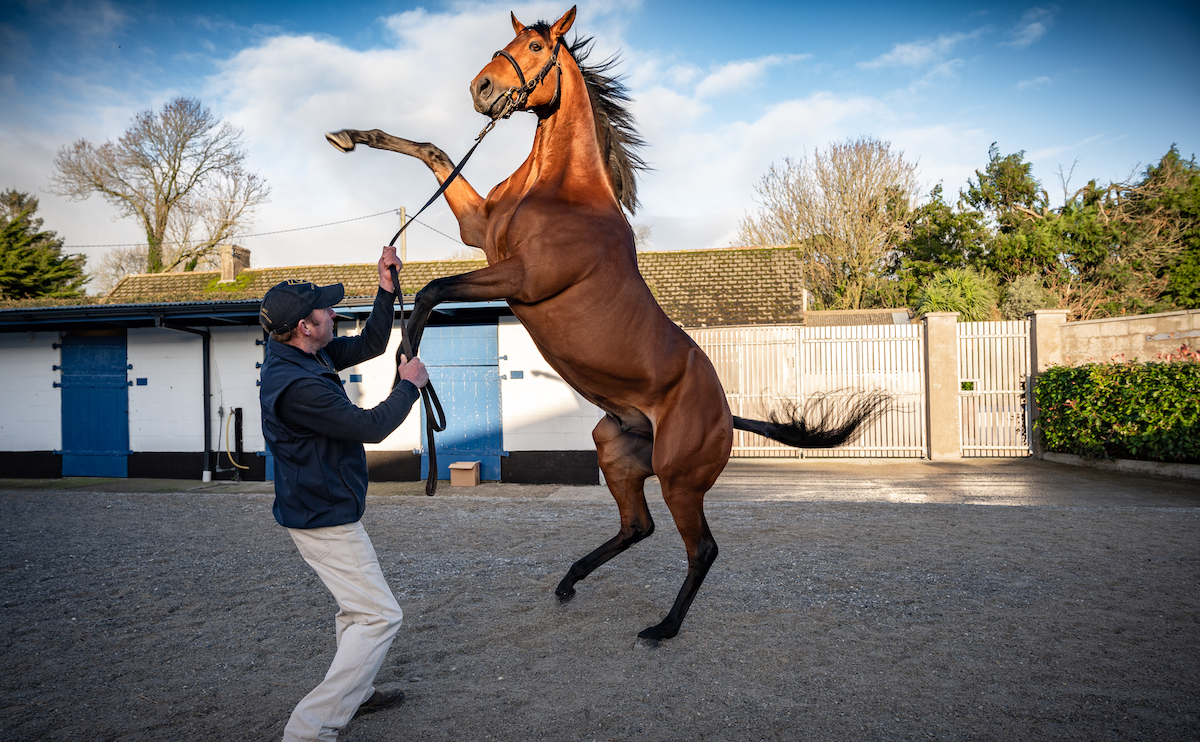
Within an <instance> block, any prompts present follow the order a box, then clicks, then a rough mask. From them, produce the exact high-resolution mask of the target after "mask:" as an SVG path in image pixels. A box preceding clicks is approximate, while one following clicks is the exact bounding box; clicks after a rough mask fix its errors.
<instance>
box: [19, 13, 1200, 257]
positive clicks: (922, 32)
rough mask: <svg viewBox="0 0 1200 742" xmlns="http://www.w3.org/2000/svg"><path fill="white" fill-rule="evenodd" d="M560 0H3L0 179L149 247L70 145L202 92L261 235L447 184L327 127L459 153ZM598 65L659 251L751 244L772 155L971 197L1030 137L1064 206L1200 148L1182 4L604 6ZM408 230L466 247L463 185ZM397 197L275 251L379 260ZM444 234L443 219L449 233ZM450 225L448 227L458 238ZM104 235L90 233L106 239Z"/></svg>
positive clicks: (48, 209)
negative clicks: (914, 166) (822, 161)
mask: <svg viewBox="0 0 1200 742" xmlns="http://www.w3.org/2000/svg"><path fill="white" fill-rule="evenodd" d="M567 7H568V6H567V5H566V4H563V3H546V2H533V3H510V2H505V3H495V2H448V3H428V4H424V5H416V4H413V3H409V2H364V3H350V4H344V5H339V4H330V3H319V4H317V3H306V2H257V3H255V2H249V3H226V2H205V3H199V2H195V3H192V2H120V1H118V0H108V1H107V2H87V1H86V0H66V1H65V2H62V1H60V2H48V1H46V0H30V1H17V2H13V1H12V0H4V5H3V12H2V13H0V188H16V189H18V190H24V191H30V192H33V193H36V194H37V195H38V196H39V197H40V198H41V201H42V212H41V215H42V216H43V217H44V218H45V220H46V227H47V228H49V229H54V230H56V231H57V232H59V234H60V235H62V236H64V237H65V238H66V240H67V244H68V245H69V246H70V245H80V246H82V245H108V244H125V243H135V242H139V241H142V240H143V239H144V238H143V236H142V235H141V234H139V231H138V229H137V226H136V224H135V223H133V222H132V221H129V220H114V219H113V216H114V211H113V210H112V208H111V207H110V206H108V205H107V204H106V203H104V202H103V201H102V200H100V199H99V198H97V197H93V198H92V199H90V200H87V201H83V202H71V201H68V200H65V199H62V198H59V197H57V196H54V195H51V194H49V193H47V192H46V190H45V189H46V184H47V178H48V176H49V175H50V173H51V172H52V170H53V165H52V163H53V159H54V155H55V153H56V152H57V151H58V149H59V148H60V147H62V146H64V145H66V144H69V143H70V142H72V141H73V140H75V139H78V138H85V139H88V140H90V141H92V142H93V143H100V142H103V141H105V140H106V139H116V138H117V137H118V136H119V135H120V134H121V133H122V132H123V131H124V129H125V128H126V126H127V125H128V123H129V121H130V119H131V118H132V116H133V115H134V114H135V113H136V112H138V111H140V110H144V109H147V108H157V107H160V106H161V105H162V104H163V103H164V102H166V101H167V100H169V99H171V98H173V97H175V96H179V95H184V96H193V97H198V98H200V99H201V100H202V101H203V102H204V103H205V104H206V105H208V106H209V107H211V108H212V109H213V111H214V113H215V114H217V115H218V116H220V117H221V118H224V119H226V120H228V121H231V122H232V123H234V124H236V125H238V126H240V127H242V128H243V129H244V130H245V137H246V142H247V150H248V153H249V164H250V166H251V168H252V169H253V170H255V171H256V172H258V173H259V174H260V175H262V176H263V177H265V178H266V179H267V181H268V182H269V183H270V184H271V186H272V190H273V198H272V201H271V203H270V204H268V205H267V206H266V207H264V208H263V209H262V210H261V211H260V213H259V215H258V218H257V220H256V223H255V224H254V225H253V227H252V229H251V233H252V234H260V233H265V232H279V231H281V230H292V229H296V228H299V227H308V226H312V225H319V224H325V223H329V222H338V221H341V220H346V219H352V218H355V217H360V216H364V215H368V214H375V213H377V212H383V211H387V210H389V209H394V208H397V207H399V206H401V205H404V206H407V207H408V208H409V210H410V213H411V211H412V210H413V209H415V208H416V207H418V206H419V205H420V204H422V203H424V201H425V200H426V198H428V196H429V195H430V194H431V193H432V192H433V190H434V188H435V186H436V183H435V181H434V180H433V178H432V176H431V175H430V174H429V173H428V171H427V170H426V169H425V168H424V166H423V165H421V164H420V163H418V162H417V161H415V160H412V159H410V158H405V157H402V156H400V155H395V154H391V153H385V152H378V151H370V150H360V151H357V152H354V153H351V154H348V155H344V154H339V153H338V152H336V151H335V150H334V149H333V148H332V147H330V146H329V145H328V144H326V143H325V141H324V138H323V136H322V134H323V132H325V131H329V130H336V129H341V128H361V129H369V128H381V129H384V130H386V131H389V132H391V133H393V134H396V135H399V136H404V137H407V138H410V139H415V140H418V141H432V142H434V143H435V144H438V145H439V146H441V147H442V148H443V149H445V150H446V151H447V153H448V154H450V156H451V157H454V158H457V157H461V156H462V154H463V153H464V152H465V151H466V149H467V148H468V147H469V145H470V144H471V142H472V140H473V139H474V136H475V134H476V133H477V132H478V131H479V129H480V127H481V126H482V125H483V123H484V119H483V118H482V117H481V116H479V114H477V113H475V111H474V109H473V108H472V106H471V101H470V98H469V95H468V93H467V83H468V82H469V80H470V79H471V78H472V77H473V76H474V75H475V73H476V72H477V71H478V70H479V68H481V67H482V66H483V65H484V64H486V63H487V61H488V60H489V59H490V57H491V54H492V51H494V50H495V49H498V48H500V47H502V46H503V45H505V44H506V43H507V42H508V41H509V40H510V38H511V35H512V31H511V26H510V24H509V21H508V13H509V11H510V10H513V11H515V12H516V14H517V16H518V17H519V18H520V19H521V20H523V21H525V22H527V23H529V22H532V21H534V20H537V19H545V20H550V21H553V20H555V19H556V18H558V17H559V16H560V15H561V14H562V13H563V12H564V11H565V10H566V9H567ZM574 30H575V31H577V32H579V33H582V34H585V35H590V36H594V37H595V52H594V56H593V59H600V58H603V57H606V56H608V55H611V54H619V55H620V57H621V59H622V63H621V67H620V69H621V70H622V72H623V73H624V75H625V82H626V83H627V85H628V86H629V88H630V92H631V94H632V96H633V99H634V104H633V111H634V113H635V115H636V117H637V120H638V123H639V126H640V128H641V131H642V134H643V136H644V138H645V139H646V140H647V142H648V144H649V147H648V148H647V150H646V151H645V157H646V159H647V160H648V161H649V163H650V164H651V165H652V166H653V167H654V170H653V171H652V172H649V173H646V174H645V175H644V176H643V178H642V180H641V183H640V189H641V190H640V195H641V200H642V209H641V211H639V213H638V214H637V215H636V216H635V217H634V219H633V221H634V222H635V223H638V224H644V225H648V226H650V228H651V241H652V244H653V247H654V248H655V249H688V248H700V247H721V246H726V245H729V244H730V242H731V240H732V239H733V237H734V234H735V233H736V230H737V224H738V220H739V219H740V218H741V217H742V216H743V215H744V214H745V213H746V211H747V210H748V209H752V208H753V207H754V200H753V197H754V193H753V186H754V184H755V183H756V182H757V181H758V179H759V177H760V176H761V175H762V173H763V172H765V171H766V169H767V168H768V167H769V166H770V165H771V163H773V162H778V161H780V160H782V159H783V158H784V157H788V156H791V157H800V156H803V155H804V154H806V153H812V152H813V151H814V150H815V149H823V148H824V147H826V146H827V145H828V144H829V143H830V142H833V141H837V140H843V139H847V138H852V137H857V136H860V135H871V136H875V137H878V138H880V139H884V140H887V141H890V142H891V143H892V145H893V147H894V148H896V149H899V150H903V151H904V153H905V156H906V157H907V158H909V159H911V160H914V161H916V162H918V164H919V170H918V173H919V176H920V178H921V180H922V181H923V182H924V183H925V184H926V186H927V189H928V188H929V187H932V186H933V185H934V184H936V183H937V182H942V183H944V185H945V189H946V191H947V192H948V193H949V194H955V193H957V191H958V190H959V189H960V188H962V187H963V186H965V184H966V180H967V178H968V177H972V176H973V174H974V171H975V169H977V168H982V167H983V165H984V164H985V162H986V160H987V150H988V146H989V145H990V144H991V143H992V142H997V143H998V146H999V148H1000V150H1001V152H1002V153H1006V154H1007V153H1009V152H1014V151H1017V150H1025V151H1026V153H1027V157H1028V158H1029V159H1030V161H1031V162H1032V163H1033V164H1034V174H1035V176H1036V177H1038V178H1039V179H1040V180H1042V182H1043V185H1044V186H1045V187H1046V189H1047V190H1048V191H1049V193H1050V194H1051V196H1052V198H1057V199H1058V200H1061V193H1062V187H1061V185H1060V183H1059V175H1058V173H1059V169H1060V168H1062V169H1063V170H1064V171H1066V170H1070V169H1071V167H1072V165H1073V164H1074V175H1073V179H1072V181H1071V185H1072V186H1074V187H1076V188H1077V187H1079V186H1082V185H1083V184H1084V182H1085V181H1086V180H1087V179H1088V178H1093V177H1094V178H1098V179H1100V180H1102V181H1110V180H1119V179H1124V178H1127V177H1129V176H1130V174H1132V173H1136V172H1139V171H1140V170H1141V169H1143V168H1144V167H1145V166H1146V165H1147V164H1148V163H1150V162H1153V161H1155V160H1157V159H1158V158H1159V157H1161V156H1162V155H1163V153H1164V152H1166V150H1167V149H1168V148H1169V147H1170V146H1171V145H1172V144H1173V143H1174V144H1177V145H1178V147H1179V149H1180V150H1181V152H1182V153H1183V154H1184V155H1185V156H1191V155H1192V154H1194V153H1196V152H1198V151H1200V81H1198V80H1200V76H1198V75H1197V71H1198V70H1200V13H1198V11H1197V10H1196V9H1195V7H1194V4H1185V3H1162V2H1142V3H1104V2H1093V3H1064V2H1059V3H1011V4H1010V3H1001V4H995V3H993V4H986V3H981V4H970V3H963V2H955V3H939V4H933V3H930V4H923V5H920V6H912V5H906V4H898V3H880V2H876V3H853V4H837V3H798V2H790V3H776V2H758V1H755V0H744V1H743V2H739V3H717V2H710V1H709V0H702V1H700V2H695V1H693V2H651V1H646V2H637V1H635V0H597V1H596V2H581V3H580V4H579V13H578V17H577V20H576V24H575V29H574ZM532 131H533V118H532V116H528V115H519V116H516V117H514V118H513V119H511V120H509V121H506V122H504V123H502V124H501V125H500V126H499V127H497V129H496V130H495V131H494V132H493V133H492V134H491V135H489V137H488V139H487V140H486V141H485V143H484V145H483V146H482V147H481V148H480V150H479V151H478V152H477V153H476V155H475V157H474V158H473V159H472V161H471V164H470V165H469V166H468V167H467V169H466V172H465V175H466V177H467V178H468V179H470V180H471V181H472V183H473V184H474V185H475V186H476V188H477V189H478V190H480V191H486V190H487V189H488V188H490V187H491V186H492V185H494V184H495V183H496V182H498V181H500V180H502V179H503V178H504V177H506V176H507V175H508V173H510V172H511V171H512V170H513V169H514V168H515V167H516V166H517V165H518V164H519V163H520V162H521V161H522V160H523V159H524V158H525V156H526V154H527V153H528V151H529V145H530V142H531V138H532ZM421 221H422V223H423V225H427V226H420V227H418V226H414V227H413V228H412V229H411V230H410V238H409V256H410V258H411V259H434V258H439V257H445V256H447V255H449V254H450V253H452V252H454V251H456V250H458V249H461V245H459V244H457V243H456V242H455V241H454V240H453V239H450V238H448V237H447V236H445V235H446V234H448V235H452V236H455V237H456V236H457V229H456V227H455V223H454V220H453V217H452V216H451V215H450V213H449V210H448V209H446V208H445V206H444V202H439V203H437V204H435V205H434V206H432V207H430V210H429V211H427V212H426V216H424V217H422V219H421ZM395 225H396V218H395V217H394V216H391V215H384V216H377V217H373V218H369V219H361V220H357V221H352V222H346V223H343V224H338V225H336V226H331V227H323V228H318V229H307V230H301V231H294V232H286V233H284V234H274V235H266V236H248V237H246V238H245V239H243V240H240V242H241V244H243V245H244V246H246V247H248V248H250V249H251V251H252V254H253V264H254V265H255V266H275V265H304V264H313V263H340V262H361V261H368V260H374V259H375V257H376V256H377V255H378V250H379V245H381V244H383V243H384V242H386V240H387V239H388V238H389V237H390V236H391V233H392V232H393V231H394V229H395ZM435 230H436V231H435ZM439 232H441V233H445V234H439ZM106 249H109V248H106V247H87V248H80V251H82V252H86V253H88V254H89V255H92V256H98V255H100V254H101V253H103V251H104V250H106Z"/></svg>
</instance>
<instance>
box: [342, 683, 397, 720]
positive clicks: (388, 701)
mask: <svg viewBox="0 0 1200 742" xmlns="http://www.w3.org/2000/svg"><path fill="white" fill-rule="evenodd" d="M402 703H404V691H402V690H400V689H399V688H392V689H391V690H376V691H375V692H374V693H373V694H371V697H370V698H368V699H367V700H366V701H363V704H362V705H361V706H359V707H358V711H355V712H354V715H355V716H361V715H362V714H370V713H372V712H375V711H382V710H384V709H390V708H392V707H393V706H399V705H400V704H402Z"/></svg>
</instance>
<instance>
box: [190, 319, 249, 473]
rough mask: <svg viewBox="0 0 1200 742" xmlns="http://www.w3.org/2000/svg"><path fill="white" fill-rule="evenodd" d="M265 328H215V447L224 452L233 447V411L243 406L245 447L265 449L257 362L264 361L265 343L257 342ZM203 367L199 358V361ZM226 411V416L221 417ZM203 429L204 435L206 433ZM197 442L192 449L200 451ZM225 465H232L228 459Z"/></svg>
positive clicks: (212, 358)
mask: <svg viewBox="0 0 1200 742" xmlns="http://www.w3.org/2000/svg"><path fill="white" fill-rule="evenodd" d="M262 339H263V332H262V328H260V327H257V326H254V327H214V328H212V346H211V347H210V360H209V363H210V366H211V368H212V376H211V377H210V383H211V384H212V395H213V396H212V437H213V440H212V446H213V450H215V451H218V452H221V453H223V452H224V451H225V450H226V448H228V449H229V450H232V449H233V441H232V437H233V423H230V422H229V418H230V415H231V413H230V410H232V409H233V408H235V407H241V408H242V449H243V450H244V451H246V452H252V451H263V450H265V448H266V442H265V441H264V440H263V434H262V411H261V408H260V407H259V404H258V378H259V373H260V372H259V369H258V368H257V367H256V366H255V364H256V363H262V360H263V350H264V346H262V345H258V344H256V343H255V342H254V341H256V340H262ZM196 365H197V366H199V365H200V364H199V361H197V363H196ZM221 411H223V412H224V418H222V417H221V414H220V413H221ZM227 429H228V431H229V437H230V441H229V445H228V446H226V435H225V431H226V430H227ZM203 434H204V431H203V428H201V430H200V435H201V436H203ZM200 449H201V446H200V445H197V446H196V447H195V448H194V449H192V450H196V451H198V450H200ZM222 466H229V460H228V459H225V460H224V461H223V463H222Z"/></svg>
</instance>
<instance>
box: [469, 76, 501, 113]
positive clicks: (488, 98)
mask: <svg viewBox="0 0 1200 742" xmlns="http://www.w3.org/2000/svg"><path fill="white" fill-rule="evenodd" d="M503 100H504V91H503V90H502V89H501V88H500V87H499V86H498V85H496V84H495V83H493V82H492V78H490V77H488V76H487V75H480V76H479V77H477V78H475V79H474V80H473V81H472V82H471V101H472V102H473V103H474V104H475V110H476V111H479V112H480V113H482V114H483V115H485V116H487V117H488V118H492V119H494V118H496V110H497V109H499V108H500V106H501V101H503Z"/></svg>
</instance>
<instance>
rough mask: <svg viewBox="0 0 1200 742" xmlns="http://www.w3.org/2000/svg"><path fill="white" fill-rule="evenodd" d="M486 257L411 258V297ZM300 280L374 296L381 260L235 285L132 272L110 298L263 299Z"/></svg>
mask: <svg viewBox="0 0 1200 742" xmlns="http://www.w3.org/2000/svg"><path fill="white" fill-rule="evenodd" d="M485 265H487V261H484V260H436V261H428V262H409V263H405V264H404V270H403V272H401V274H400V285H401V287H402V288H403V289H404V292H405V293H406V294H408V295H409V296H411V295H412V294H414V293H416V292H417V291H418V290H420V289H421V287H423V286H424V285H425V284H427V283H429V282H430V281H432V280H433V279H435V278H441V277H442V276H454V275H458V274H459V273H467V272H468V271H473V270H478V269H479V268H482V267H484V266H485ZM289 278H296V279H300V280H304V281H312V282H313V283H317V284H320V285H322V286H326V285H328V284H331V283H340V284H343V285H344V286H345V287H346V296H347V298H350V297H360V296H361V297H372V296H375V289H376V288H378V287H379V273H378V270H377V269H376V267H375V263H346V264H343V265H294V266H288V267H286V268H251V269H248V270H244V271H242V272H241V274H239V275H238V277H237V278H236V279H234V280H233V281H231V282H229V283H221V282H220V281H221V272H220V271H194V272H191V273H146V274H141V275H137V276H129V277H127V278H126V279H125V280H123V281H121V283H120V284H118V285H117V287H116V288H115V289H113V290H112V292H111V293H109V295H108V296H106V297H105V299H104V301H105V303H107V304H137V303H141V302H161V301H229V300H232V299H261V298H262V297H263V294H265V293H267V290H268V289H270V288H271V287H272V286H274V285H275V284H277V283H279V282H281V281H286V280H287V279H289Z"/></svg>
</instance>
